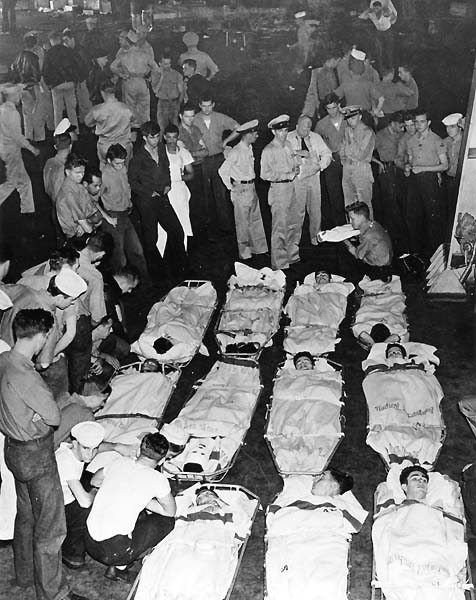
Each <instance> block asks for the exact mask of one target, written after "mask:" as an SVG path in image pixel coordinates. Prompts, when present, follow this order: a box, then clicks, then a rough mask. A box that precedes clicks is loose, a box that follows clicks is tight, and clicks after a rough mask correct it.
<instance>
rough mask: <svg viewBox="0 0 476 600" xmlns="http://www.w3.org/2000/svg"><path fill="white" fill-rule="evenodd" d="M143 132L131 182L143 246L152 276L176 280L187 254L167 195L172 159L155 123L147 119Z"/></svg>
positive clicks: (134, 158)
mask: <svg viewBox="0 0 476 600" xmlns="http://www.w3.org/2000/svg"><path fill="white" fill-rule="evenodd" d="M141 132H142V136H143V138H144V144H143V145H142V146H141V147H140V148H139V149H138V150H137V151H136V152H135V154H134V156H133V157H132V161H131V163H130V165H129V183H130V185H131V191H132V194H133V202H134V204H135V207H136V208H137V210H138V212H139V216H140V220H141V229H142V246H143V248H144V254H145V258H146V261H147V267H148V270H149V274H150V275H151V277H153V278H155V279H167V280H169V281H173V280H177V279H181V278H183V275H184V271H185V267H186V263H187V255H186V253H185V247H184V232H183V229H182V226H181V225H180V221H179V220H178V217H177V215H176V214H175V211H174V209H173V207H172V205H171V204H170V201H169V199H168V197H167V194H168V193H169V191H170V169H169V159H168V158H167V153H166V151H165V146H164V144H162V143H161V142H160V141H159V136H160V128H159V126H158V125H157V124H156V123H153V122H152V121H148V122H147V123H144V125H142V127H141ZM158 226H160V228H159V227H158ZM159 234H160V235H159Z"/></svg>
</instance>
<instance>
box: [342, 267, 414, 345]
mask: <svg viewBox="0 0 476 600" xmlns="http://www.w3.org/2000/svg"><path fill="white" fill-rule="evenodd" d="M359 288H360V289H361V290H362V296H361V300H360V306H359V308H358V310H357V311H356V313H355V316H354V319H353V323H352V333H353V334H354V336H355V337H356V338H357V340H358V341H359V343H360V344H361V345H362V346H363V347H364V348H366V349H368V345H367V344H366V343H365V342H362V341H361V337H360V336H361V334H363V333H366V334H368V335H370V331H371V329H372V327H373V326H374V325H377V324H378V323H382V324H384V325H386V326H387V328H388V329H389V331H390V334H391V335H393V336H395V337H396V339H397V341H400V342H408V340H409V338H410V336H409V331H408V321H407V317H406V303H405V294H404V293H403V291H402V284H401V281H400V278H399V277H398V276H397V275H393V276H392V280H391V281H390V282H387V283H385V282H383V281H380V280H375V281H371V280H370V279H369V278H368V277H364V279H363V280H362V281H361V282H360V283H359Z"/></svg>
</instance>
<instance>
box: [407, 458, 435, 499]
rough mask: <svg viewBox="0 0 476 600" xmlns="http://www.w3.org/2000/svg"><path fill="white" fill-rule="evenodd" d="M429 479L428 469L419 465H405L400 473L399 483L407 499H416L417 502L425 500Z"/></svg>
mask: <svg viewBox="0 0 476 600" xmlns="http://www.w3.org/2000/svg"><path fill="white" fill-rule="evenodd" d="M429 480H430V476H429V475H428V471H427V470H426V469H424V468H423V467H420V465H413V466H411V467H405V468H404V469H402V472H401V473H400V485H401V486H402V489H403V491H404V492H405V496H406V497H407V500H417V501H418V502H422V501H423V500H425V498H426V495H427V492H428V482H429Z"/></svg>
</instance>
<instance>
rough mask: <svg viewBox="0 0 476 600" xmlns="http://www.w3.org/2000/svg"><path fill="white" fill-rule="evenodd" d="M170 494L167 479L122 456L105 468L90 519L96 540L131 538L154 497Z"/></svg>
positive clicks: (90, 530)
mask: <svg viewBox="0 0 476 600" xmlns="http://www.w3.org/2000/svg"><path fill="white" fill-rule="evenodd" d="M169 493H170V485H169V482H168V480H167V478H166V477H164V475H162V474H161V473H159V472H158V471H155V470H154V469H151V468H150V467H147V466H145V465H142V464H140V463H139V462H136V461H134V460H132V459H130V458H124V457H121V458H120V459H118V460H116V461H114V462H113V463H112V464H111V465H110V466H109V467H106V468H105V469H104V481H103V483H102V485H101V487H100V488H99V491H98V493H97V494H96V497H95V499H94V503H93V506H92V508H91V512H90V513H89V516H88V519H87V526H88V531H89V534H90V535H91V537H92V538H93V540H96V541H98V542H101V541H103V540H107V539H109V538H111V537H113V536H115V535H129V534H130V533H132V531H133V530H134V527H135V524H136V521H137V517H138V516H139V513H140V512H141V511H142V510H143V509H144V508H145V507H146V506H147V504H148V503H149V502H150V501H151V500H152V499H153V498H164V497H165V496H167V494H169Z"/></svg>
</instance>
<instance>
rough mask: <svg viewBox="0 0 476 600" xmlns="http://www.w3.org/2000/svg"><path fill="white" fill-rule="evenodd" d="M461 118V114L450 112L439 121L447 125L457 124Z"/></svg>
mask: <svg viewBox="0 0 476 600" xmlns="http://www.w3.org/2000/svg"><path fill="white" fill-rule="evenodd" d="M462 118H463V115H462V114H461V113H451V115H448V116H447V117H445V118H444V119H441V122H442V123H443V125H447V126H448V125H459V123H460V121H461V119H462Z"/></svg>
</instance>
